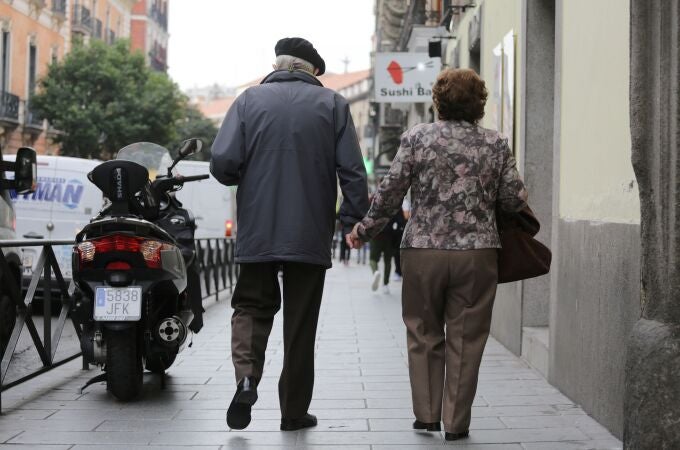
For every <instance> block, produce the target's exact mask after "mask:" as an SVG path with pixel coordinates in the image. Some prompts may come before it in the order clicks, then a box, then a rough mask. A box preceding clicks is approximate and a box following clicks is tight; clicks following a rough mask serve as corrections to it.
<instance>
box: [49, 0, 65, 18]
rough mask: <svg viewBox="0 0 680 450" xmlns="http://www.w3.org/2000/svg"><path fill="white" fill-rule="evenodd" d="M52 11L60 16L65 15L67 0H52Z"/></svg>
mask: <svg viewBox="0 0 680 450" xmlns="http://www.w3.org/2000/svg"><path fill="white" fill-rule="evenodd" d="M52 12H53V13H54V14H58V15H60V16H65V15H66V0H52Z"/></svg>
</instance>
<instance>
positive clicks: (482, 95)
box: [432, 69, 489, 123]
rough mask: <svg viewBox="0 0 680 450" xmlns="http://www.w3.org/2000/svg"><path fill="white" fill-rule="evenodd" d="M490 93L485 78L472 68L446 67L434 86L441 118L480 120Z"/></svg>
mask: <svg viewBox="0 0 680 450" xmlns="http://www.w3.org/2000/svg"><path fill="white" fill-rule="evenodd" d="M488 95H489V93H488V91H487V90H486V85H485V84H484V80H482V79H481V78H480V77H479V75H477V72H475V71H474V70H472V69H446V70H444V71H443V72H441V73H440V74H439V76H438V77H437V81H436V82H435V84H434V87H433V88H432V100H433V101H434V105H435V107H436V108H437V114H438V116H439V119H440V120H464V121H466V122H470V123H477V122H479V121H480V120H481V118H482V117H484V105H486V98H487V96H488Z"/></svg>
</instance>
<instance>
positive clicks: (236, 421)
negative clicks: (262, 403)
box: [227, 377, 257, 430]
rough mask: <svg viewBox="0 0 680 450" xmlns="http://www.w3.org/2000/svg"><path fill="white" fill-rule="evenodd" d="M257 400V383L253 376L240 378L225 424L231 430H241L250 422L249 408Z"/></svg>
mask: <svg viewBox="0 0 680 450" xmlns="http://www.w3.org/2000/svg"><path fill="white" fill-rule="evenodd" d="M256 401H257V383H256V381H255V379H254V378H253V377H246V378H244V379H242V380H241V381H240V382H239V383H238V386H236V393H235V394H234V398H233V399H232V401H231V405H229V410H228V411H227V425H228V426H229V428H231V429H233V430H243V429H244V428H246V427H247V426H248V425H249V424H250V419H251V418H250V410H251V408H252V406H253V405H254V404H255V402H256Z"/></svg>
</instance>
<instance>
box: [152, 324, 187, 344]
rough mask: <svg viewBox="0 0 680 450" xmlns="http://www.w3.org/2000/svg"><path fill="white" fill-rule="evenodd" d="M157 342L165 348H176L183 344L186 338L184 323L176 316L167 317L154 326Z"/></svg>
mask: <svg viewBox="0 0 680 450" xmlns="http://www.w3.org/2000/svg"><path fill="white" fill-rule="evenodd" d="M156 337H157V338H158V341H159V342H160V343H161V344H163V345H165V346H167V347H177V346H180V345H182V344H183V343H184V341H185V340H186V338H187V327H186V325H185V322H183V321H182V319H181V318H179V317H177V316H172V317H167V318H165V319H163V320H161V321H160V322H159V323H158V325H157V326H156Z"/></svg>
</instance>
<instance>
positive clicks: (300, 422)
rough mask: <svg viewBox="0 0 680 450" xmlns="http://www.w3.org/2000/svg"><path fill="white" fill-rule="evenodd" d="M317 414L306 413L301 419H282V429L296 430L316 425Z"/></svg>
mask: <svg viewBox="0 0 680 450" xmlns="http://www.w3.org/2000/svg"><path fill="white" fill-rule="evenodd" d="M316 424H317V422H316V416H313V415H311V414H305V415H304V416H302V417H301V418H299V419H283V418H282V419H281V431H295V430H301V429H303V428H311V427H315V426H316Z"/></svg>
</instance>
